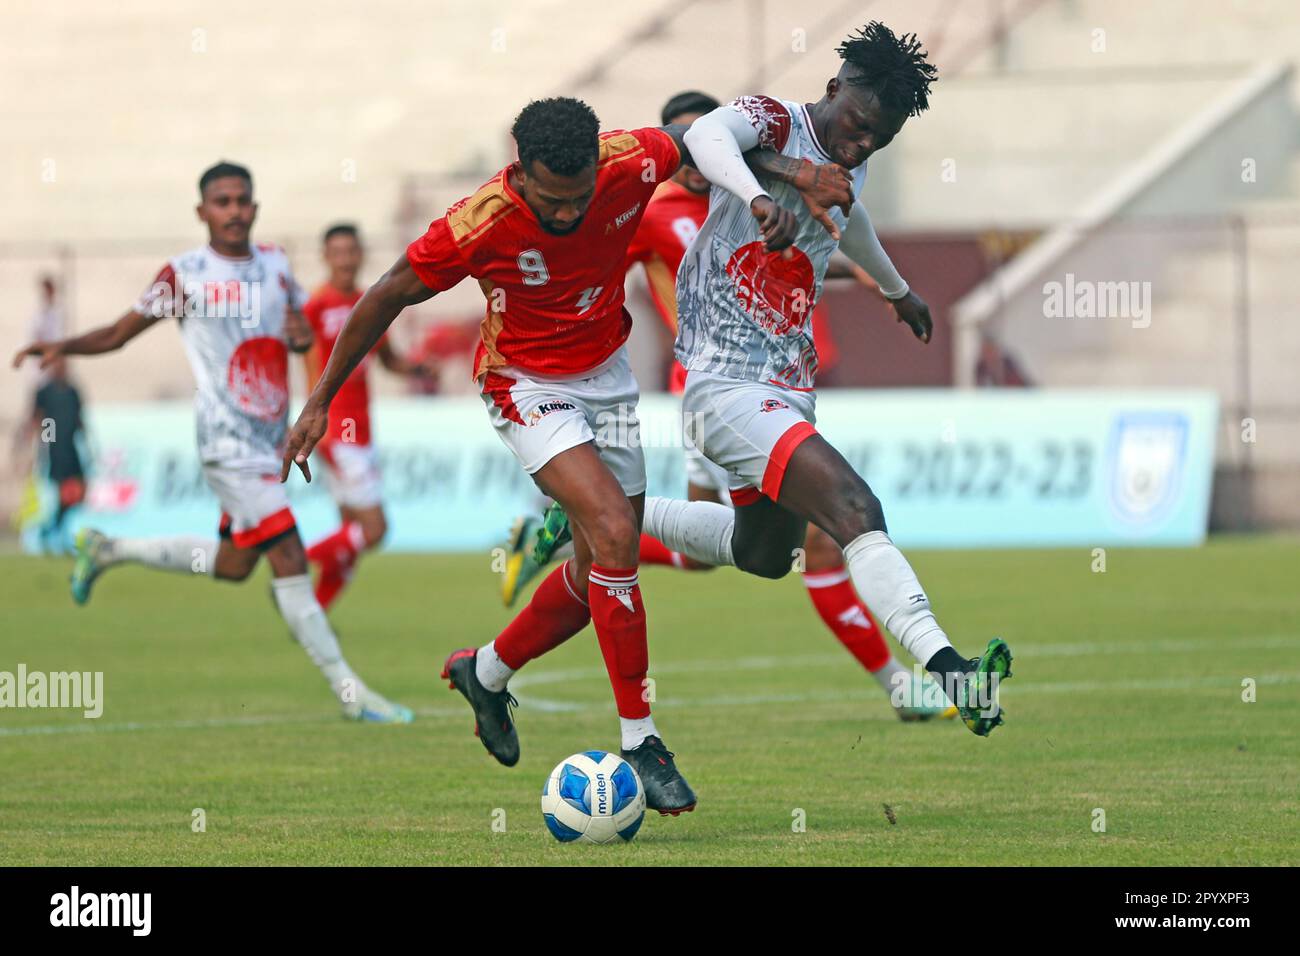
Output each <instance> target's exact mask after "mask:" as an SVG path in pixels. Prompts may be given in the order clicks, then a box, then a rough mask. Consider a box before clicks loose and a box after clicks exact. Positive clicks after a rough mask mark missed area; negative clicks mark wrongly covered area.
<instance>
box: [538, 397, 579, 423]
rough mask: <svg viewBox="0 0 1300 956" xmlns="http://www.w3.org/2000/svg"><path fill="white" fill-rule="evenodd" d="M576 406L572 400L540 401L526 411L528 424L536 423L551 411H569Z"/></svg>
mask: <svg viewBox="0 0 1300 956" xmlns="http://www.w3.org/2000/svg"><path fill="white" fill-rule="evenodd" d="M577 407H578V406H576V405H574V404H573V403H572V402H542V404H540V405H538V406H537V407H536V408H534V409H533V410H532V411H531V412H529V413H528V424H530V425H536V424H537V423H538V422H540V421H541V420H542V419H543V418H545V417H546V416H547V415H549V414H551V412H571V411H573V410H574V409H576V408H577Z"/></svg>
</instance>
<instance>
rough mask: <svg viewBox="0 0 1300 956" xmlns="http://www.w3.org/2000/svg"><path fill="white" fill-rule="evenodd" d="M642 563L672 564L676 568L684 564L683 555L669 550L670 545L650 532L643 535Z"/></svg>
mask: <svg viewBox="0 0 1300 956" xmlns="http://www.w3.org/2000/svg"><path fill="white" fill-rule="evenodd" d="M641 563H642V564H670V565H672V566H673V567H674V568H680V567H681V566H682V556H681V555H680V554H679V553H677V552H676V551H669V550H668V546H667V545H665V544H664V543H663V542H661V541H659V540H658V539H657V538H652V537H650V535H648V534H643V535H641Z"/></svg>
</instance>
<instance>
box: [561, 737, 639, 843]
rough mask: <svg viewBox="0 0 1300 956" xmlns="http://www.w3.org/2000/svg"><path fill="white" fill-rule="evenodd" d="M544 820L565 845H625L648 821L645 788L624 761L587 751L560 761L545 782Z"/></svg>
mask: <svg viewBox="0 0 1300 956" xmlns="http://www.w3.org/2000/svg"><path fill="white" fill-rule="evenodd" d="M542 817H543V819H545V820H546V828H547V829H548V830H550V831H551V836H553V837H555V839H557V840H559V841H560V842H561V843H570V842H572V841H574V840H587V841H588V842H591V843H610V842H612V841H614V840H623V841H627V840H630V839H632V837H634V836H636V831H637V830H639V829H640V828H641V821H642V820H643V819H644V818H645V788H644V787H642V786H641V778H640V777H638V776H637V775H636V771H635V770H633V769H632V765H631V764H629V763H628V762H627V761H626V760H624V759H623V758H622V757H620V756H618V755H617V754H610V753H605V752H604V751H603V750H585V751H583V752H582V753H580V754H574V755H573V756H572V757H567V758H565V759H564V760H561V761H560V765H559V766H558V767H556V768H555V769H554V770H552V771H551V775H550V776H549V777H547V778H546V784H545V785H544V786H543V787H542Z"/></svg>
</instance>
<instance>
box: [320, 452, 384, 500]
mask: <svg viewBox="0 0 1300 956" xmlns="http://www.w3.org/2000/svg"><path fill="white" fill-rule="evenodd" d="M317 447H318V448H320V451H321V455H322V457H323V458H324V459H325V464H326V465H327V466H328V467H327V468H326V469H325V473H326V475H327V477H328V479H329V486H330V494H331V495H332V496H333V497H334V501H335V502H336V503H337V504H339V505H341V506H343V507H345V508H374V507H377V506H378V505H379V504H380V503H381V502H382V501H383V499H384V485H383V479H382V478H381V476H380V473H379V455H378V453H377V452H376V451H375V446H374V445H358V444H356V443H355V442H345V441H332V442H321V444H320V445H318V446H317Z"/></svg>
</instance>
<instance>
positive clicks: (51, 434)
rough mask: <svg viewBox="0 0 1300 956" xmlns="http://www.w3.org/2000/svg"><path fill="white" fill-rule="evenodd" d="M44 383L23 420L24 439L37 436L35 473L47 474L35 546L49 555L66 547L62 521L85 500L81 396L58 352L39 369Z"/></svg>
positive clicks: (37, 391) (60, 551)
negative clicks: (46, 501)
mask: <svg viewBox="0 0 1300 956" xmlns="http://www.w3.org/2000/svg"><path fill="white" fill-rule="evenodd" d="M45 375H46V381H45V382H44V384H42V385H41V386H40V387H39V388H38V389H37V390H36V394H35V396H34V399H33V402H32V409H31V414H30V416H29V417H28V419H27V422H26V423H25V427H24V429H23V431H25V433H26V434H25V438H26V441H30V440H31V439H32V438H33V437H35V438H36V439H37V454H36V469H35V472H36V476H37V477H42V473H44V474H43V477H47V478H48V479H49V482H50V484H51V485H53V487H54V491H55V494H56V499H57V500H56V504H55V507H54V510H53V512H52V513H51V514H50V516H49V517H48V518H47V519H46V520H45V521H44V522H42V524H41V526H40V531H39V534H40V539H41V547H42V549H43V550H44V551H46V552H47V553H51V554H62V553H64V552H65V551H66V550H67V541H66V540H65V539H64V530H63V528H64V523H65V521H66V520H67V518H68V515H69V514H70V513H71V512H72V510H73V509H74V508H76V507H77V506H78V505H80V504H81V503H82V502H83V501H84V500H85V498H86V473H85V469H84V468H83V466H82V460H81V452H80V449H79V448H78V447H77V443H78V441H79V440H80V439H82V438H83V437H84V433H85V425H84V423H83V421H82V417H81V395H80V393H79V392H78V391H77V387H76V386H75V385H73V384H72V383H71V382H70V381H69V380H68V366H67V361H66V360H65V359H64V358H63V356H59V357H58V358H56V359H55V360H54V361H53V362H51V363H50V364H49V365H48V366H47V367H46V369H45Z"/></svg>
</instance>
